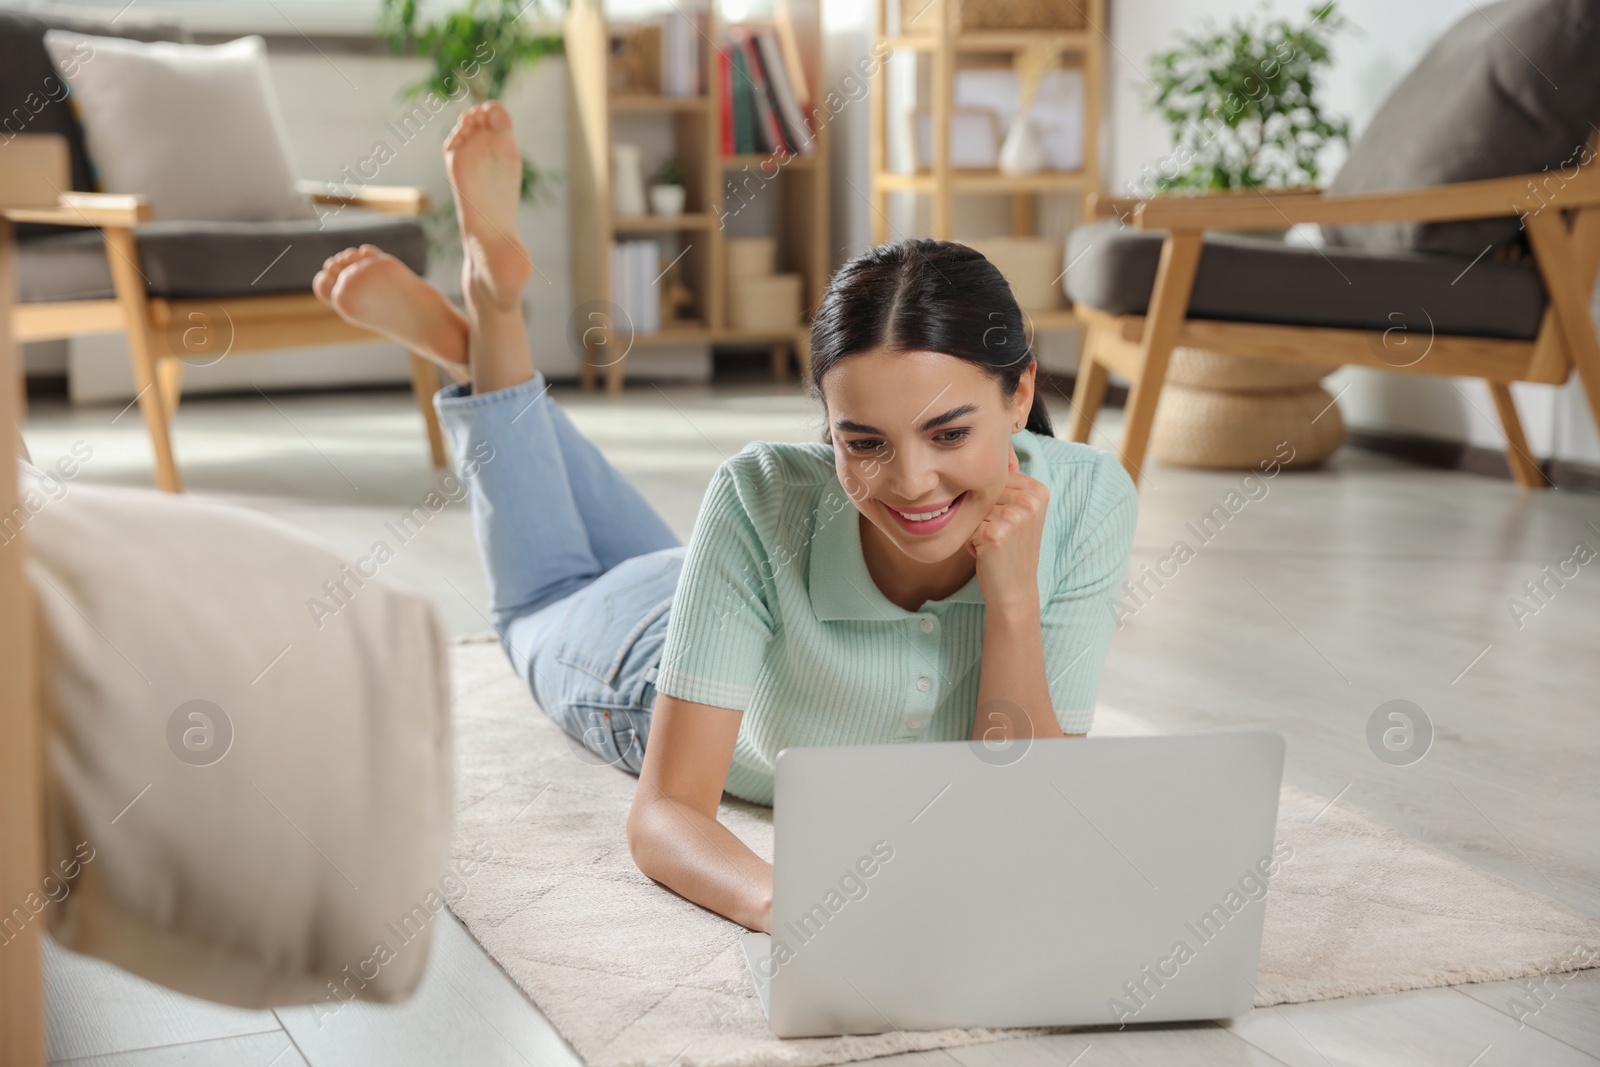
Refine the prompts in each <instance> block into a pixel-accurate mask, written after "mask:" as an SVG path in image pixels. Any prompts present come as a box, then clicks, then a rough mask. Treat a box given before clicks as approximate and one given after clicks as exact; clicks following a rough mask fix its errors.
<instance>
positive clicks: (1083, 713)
mask: <svg viewBox="0 0 1600 1067" xmlns="http://www.w3.org/2000/svg"><path fill="white" fill-rule="evenodd" d="M1138 511H1139V495H1138V491H1137V490H1136V489H1135V488H1134V485H1133V480H1132V479H1131V478H1129V477H1128V474H1127V472H1126V471H1124V470H1123V469H1122V464H1120V463H1118V462H1117V460H1116V457H1115V456H1113V455H1111V453H1109V452H1105V453H1101V455H1100V456H1099V457H1098V459H1097V461H1096V465H1095V472H1094V482H1093V485H1092V487H1091V489H1090V492H1089V495H1088V506H1087V507H1086V508H1085V509H1084V513H1083V516H1082V518H1081V519H1080V520H1079V521H1078V522H1077V524H1076V529H1075V530H1074V533H1073V535H1072V539H1071V542H1070V544H1069V547H1068V548H1067V550H1066V562H1065V565H1064V567H1063V569H1062V571H1061V579H1060V581H1059V582H1058V583H1057V585H1056V590H1055V592H1054V594H1052V595H1051V597H1050V599H1049V600H1048V601H1047V602H1046V603H1045V604H1043V605H1042V610H1041V613H1040V628H1041V632H1042V634H1043V637H1044V666H1045V676H1046V680H1047V682H1048V684H1049V687H1050V704H1051V707H1052V708H1054V709H1055V713H1056V720H1057V721H1058V722H1059V723H1060V724H1061V731H1062V732H1063V733H1068V734H1081V733H1087V732H1088V730H1089V726H1090V724H1091V723H1092V722H1093V721H1094V702H1095V696H1096V694H1097V693H1098V692H1099V689H1100V673H1101V668H1103V667H1104V666H1105V659H1106V653H1107V651H1108V650H1109V649H1110V647H1111V635H1112V633H1113V631H1114V630H1115V629H1116V621H1117V600H1118V597H1119V595H1120V591H1121V586H1122V581H1123V577H1124V575H1125V574H1126V573H1127V569H1128V554H1129V552H1130V551H1131V550H1132V547H1133V529H1134V524H1135V520H1136V519H1137V518H1138Z"/></svg>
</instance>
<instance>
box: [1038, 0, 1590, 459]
mask: <svg viewBox="0 0 1600 1067" xmlns="http://www.w3.org/2000/svg"><path fill="white" fill-rule="evenodd" d="M1503 14H1504V16H1505V17H1504V18H1502V19H1501V20H1500V21H1499V22H1498V23H1490V22H1489V21H1487V19H1486V18H1485V17H1483V16H1481V15H1480V14H1479V13H1477V12H1473V13H1470V14H1468V15H1467V16H1465V17H1464V18H1463V19H1462V20H1461V21H1459V22H1458V23H1456V24H1455V25H1454V26H1453V27H1451V28H1450V29H1449V30H1448V31H1447V32H1446V33H1445V34H1444V36H1443V37H1442V38H1440V40H1439V41H1438V42H1436V43H1435V44H1434V46H1433V47H1432V48H1431V49H1430V50H1429V51H1428V52H1427V54H1426V55H1424V57H1423V58H1422V60H1421V61H1420V62H1419V63H1418V64H1417V66H1416V67H1415V68H1413V69H1412V71H1411V72H1410V73H1409V74H1408V75H1407V76H1406V77H1405V78H1404V79H1403V80H1402V81H1401V82H1400V84H1399V85H1397V86H1396V87H1395V89H1394V91H1393V92H1391V93H1390V95H1389V96H1388V98H1386V99H1385V101H1384V103H1383V105H1382V106H1381V107H1380V108H1379V111H1378V113H1377V114H1376V115H1375V116H1374V118H1373V120H1372V122H1371V123H1370V124H1369V125H1368V127H1367V129H1366V130H1365V132H1364V133H1363V134H1362V136H1361V138H1360V139H1359V140H1358V141H1357V143H1356V144H1355V145H1354V147H1353V148H1352V150H1351V154H1350V157H1349V158H1348V159H1347V160H1346V162H1345V163H1344V165H1343V167H1342V168H1341V169H1340V171H1339V173H1338V174H1337V175H1336V176H1335V178H1334V181H1333V182H1332V183H1331V184H1330V185H1329V186H1328V188H1327V190H1326V192H1324V191H1323V190H1321V189H1314V188H1313V189H1289V190H1282V191H1270V190H1262V189H1249V190H1234V191H1230V192H1227V193H1219V194H1208V195H1197V196H1186V197H1176V196H1168V197H1158V198H1152V199H1138V198H1117V197H1110V198H1097V199H1096V201H1095V204H1094V210H1095V211H1096V212H1097V213H1098V214H1100V215H1102V216H1115V217H1114V218H1109V219H1107V221H1103V222H1099V223H1095V224H1093V225H1090V226H1086V227H1083V228H1081V229H1079V230H1078V231H1075V232H1074V233H1073V234H1072V236H1071V238H1070V240H1069V242H1068V247H1067V257H1068V260H1069V262H1070V263H1071V264H1072V265H1071V267H1070V268H1069V269H1068V271H1067V273H1066V278H1065V281H1064V286H1065V289H1066V292H1067V294H1068V296H1070V297H1071V298H1072V301H1073V304H1074V307H1075V309H1076V312H1077V314H1078V315H1079V317H1080V318H1081V319H1082V320H1083V322H1084V323H1085V324H1086V325H1087V326H1088V337H1087V338H1086V341H1085V349H1084V352H1083V356H1082V360H1081V363H1080V369H1079V374H1078V381H1077V386H1076V391H1075V395H1074V397H1073V403H1074V407H1075V410H1074V413H1073V420H1072V428H1071V436H1072V438H1073V439H1074V440H1077V441H1087V440H1088V437H1089V433H1090V431H1091V429H1092V427H1093V423H1094V417H1095V413H1096V411H1097V410H1098V409H1099V407H1100V404H1101V402H1102V400H1103V398H1104V396H1105V390H1106V383H1107V373H1108V371H1116V372H1117V373H1118V374H1120V375H1122V376H1123V377H1125V378H1126V379H1127V380H1128V381H1129V383H1130V393H1129V397H1128V403H1127V408H1126V421H1125V424H1124V426H1125V429H1124V439H1123V446H1122V460H1123V464H1124V466H1125V467H1126V468H1127V470H1128V472H1129V473H1130V474H1131V475H1132V476H1133V477H1134V479H1135V480H1137V479H1138V477H1139V472H1140V469H1141V468H1142V466H1143V465H1144V459H1145V452H1146V446H1147V444H1148V442H1149V438H1150V433H1151V425H1152V421H1153V418H1154V415H1155V411H1156V407H1157V403H1158V400H1159V398H1160V396H1161V392H1162V386H1163V383H1164V382H1165V381H1166V379H1167V374H1168V367H1169V361H1170V359H1171V354H1172V350H1173V347H1174V346H1175V345H1184V346H1189V347H1193V348H1202V349H1208V350H1212V351H1219V352H1225V353H1229V354H1232V355H1237V356H1245V357H1254V358H1259V359H1265V360H1273V361H1278V362H1286V363H1293V364H1302V365H1309V366H1313V367H1315V366H1318V365H1327V364H1338V365H1344V364H1355V365H1360V366H1366V367H1373V368H1377V369H1379V370H1387V371H1395V372H1399V373H1407V374H1435V375H1460V376H1467V377H1476V378H1481V379H1483V380H1484V381H1485V382H1486V383H1487V384H1488V388H1489V391H1490V394H1491V396H1492V397H1493V400H1494V406H1495V409H1496V413H1497V414H1498V416H1499V419H1500V423H1501V426H1502V428H1503V430H1504V433H1505V452H1506V461H1507V463H1508V464H1509V467H1510V470H1511V473H1512V475H1513V477H1514V478H1515V479H1516V480H1517V482H1518V483H1519V484H1521V485H1523V486H1527V487H1537V486H1542V485H1544V484H1547V478H1546V476H1545V472H1544V470H1543V468H1542V467H1541V465H1540V463H1539V462H1538V461H1537V460H1536V459H1535V457H1534V456H1533V455H1532V454H1530V452H1529V449H1528V443H1527V440H1526V437H1525V435H1524V433H1523V430H1522V424H1521V421H1520V419H1519V418H1518V415H1517V409H1516V404H1515V402H1514V401H1513V398H1512V395H1511V388H1510V383H1512V382H1538V383H1544V384H1550V385H1559V384H1562V383H1564V382H1566V381H1567V380H1568V378H1569V377H1570V376H1571V374H1572V372H1573V371H1574V370H1576V371H1577V373H1578V376H1579V378H1580V380H1581V381H1582V384H1583V388H1584V392H1585V395H1586V399H1587V401H1588V406H1589V409H1590V413H1591V415H1592V416H1593V417H1594V419H1595V422H1596V424H1597V425H1600V343H1597V340H1596V335H1595V327H1594V323H1593V321H1592V320H1591V318H1590V316H1589V311H1588V304H1589V296H1590V294H1591V292H1593V289H1594V284H1595V274H1596V268H1597V265H1600V168H1597V166H1596V164H1595V162H1594V157H1595V152H1596V149H1597V148H1600V133H1596V132H1595V131H1596V130H1597V129H1600V126H1597V124H1600V77H1597V76H1596V73H1595V68H1594V64H1593V55H1594V52H1595V50H1596V49H1597V48H1600V18H1596V17H1595V16H1594V12H1593V9H1592V5H1584V4H1581V3H1579V2H1577V0H1528V2H1526V3H1522V4H1519V5H1516V6H1515V7H1507V8H1506V9H1505V10H1504V11H1503ZM1558 84H1559V85H1561V86H1562V88H1561V89H1560V91H1559V92H1558V91H1557V90H1556V88H1555V86H1556V85H1558ZM1530 116H1532V118H1530ZM1535 120H1536V121H1535ZM1591 135H1593V137H1591ZM1302 223H1315V224H1317V225H1318V226H1319V227H1320V228H1321V231H1322V235H1323V244H1322V245H1321V246H1311V245H1306V246H1296V245H1289V244H1285V243H1283V242H1281V241H1274V240H1264V239H1262V238H1258V237H1253V236H1251V235H1249V234H1239V233H1221V232H1215V231H1221V230H1228V231H1240V230H1278V229H1281V228H1283V227H1286V226H1294V225H1297V224H1302ZM1158 231H1165V232H1158ZM1207 231H1212V232H1209V233H1208V232H1207ZM1317 432H1319V431H1318V430H1317V428H1316V427H1315V426H1312V425H1310V424H1309V423H1308V424H1307V426H1306V429H1305V430H1304V434H1305V436H1306V439H1307V441H1308V443H1310V444H1314V443H1315V442H1314V440H1313V438H1314V436H1315V434H1316V433H1317ZM1291 444H1293V442H1292V441H1291ZM1270 458H1272V457H1271V456H1262V457H1260V459H1261V460H1268V459H1270Z"/></svg>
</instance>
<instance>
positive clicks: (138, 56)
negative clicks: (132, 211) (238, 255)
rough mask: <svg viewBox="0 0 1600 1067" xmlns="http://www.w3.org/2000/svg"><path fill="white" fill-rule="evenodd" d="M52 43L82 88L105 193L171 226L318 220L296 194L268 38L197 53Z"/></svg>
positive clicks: (82, 109)
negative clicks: (139, 200)
mask: <svg viewBox="0 0 1600 1067" xmlns="http://www.w3.org/2000/svg"><path fill="white" fill-rule="evenodd" d="M44 45H45V49H46V51H48V52H49V53H50V58H51V60H52V61H53V62H54V63H55V65H56V70H57V71H59V72H60V73H61V76H62V77H63V78H64V79H65V80H66V82H67V84H68V85H69V86H71V88H72V96H71V99H72V100H73V102H74V105H75V107H76V111H77V114H78V119H79V122H80V123H82V125H83V132H84V137H85V139H86V141H87V144H88V149H89V159H90V161H91V163H92V164H93V167H94V169H95V171H96V173H97V176H98V180H99V186H100V189H101V191H102V192H107V193H138V194H140V195H142V196H145V197H148V198H149V200H150V207H151V210H152V211H153V212H154V213H155V217H156V219H158V220H163V221H164V220H170V219H203V220H209V221H213V222H269V221H280V220H286V219H309V218H314V217H315V213H314V212H313V211H312V209H311V204H310V201H309V200H307V199H306V198H305V197H304V196H302V195H301V194H300V193H298V192H296V191H295V187H294V179H295V173H294V164H293V163H292V162H291V156H290V151H289V138H288V135H287V133H286V132H285V130H284V125H283V119H282V117H281V116H280V115H279V113H278V105H277V100H276V99H275V98H274V96H273V91H272V79H271V77H270V75H269V73H268V71H267V51H266V46H265V44H264V43H263V41H262V39H261V38H260V37H241V38H239V39H238V40H236V41H229V42H228V43H227V44H216V45H194V44H174V43H172V42H168V41H156V42H153V43H146V42H143V41H129V40H124V39H122V38H119V37H92V36H88V35H86V34H81V33H71V32H68V31H66V30H50V31H49V32H47V33H46V34H45V35H44Z"/></svg>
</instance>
